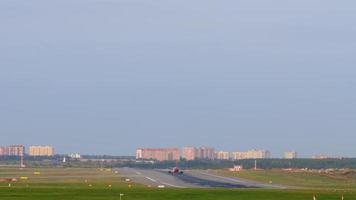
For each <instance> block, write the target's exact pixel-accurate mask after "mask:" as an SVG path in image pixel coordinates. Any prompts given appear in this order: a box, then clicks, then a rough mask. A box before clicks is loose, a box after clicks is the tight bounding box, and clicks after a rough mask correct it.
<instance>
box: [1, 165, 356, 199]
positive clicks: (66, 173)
mask: <svg viewBox="0 0 356 200" xmlns="http://www.w3.org/2000/svg"><path fill="white" fill-rule="evenodd" d="M35 171H40V172H41V175H34V174H33V172H35ZM20 176H28V177H29V180H27V181H18V182H15V183H11V187H9V185H8V184H9V183H0V199H1V200H119V199H120V194H121V193H122V194H125V195H124V197H123V200H186V199H187V200H286V199H287V200H311V199H312V196H313V195H314V194H316V195H317V197H318V200H323V199H325V200H337V199H340V196H341V190H326V189H322V190H320V189H319V190H312V189H308V190H262V189H169V188H165V189H158V188H147V187H145V186H143V185H140V184H135V183H128V182H125V181H124V177H120V176H119V175H117V174H115V173H114V172H109V171H101V170H98V169H25V170H19V169H0V177H2V178H4V177H6V178H13V177H16V178H18V177H20ZM89 185H91V187H90V186H89ZM109 185H111V187H109ZM129 185H131V187H129ZM344 193H345V199H346V200H349V199H350V200H351V199H354V200H356V192H355V191H346V192H345V191H344Z"/></svg>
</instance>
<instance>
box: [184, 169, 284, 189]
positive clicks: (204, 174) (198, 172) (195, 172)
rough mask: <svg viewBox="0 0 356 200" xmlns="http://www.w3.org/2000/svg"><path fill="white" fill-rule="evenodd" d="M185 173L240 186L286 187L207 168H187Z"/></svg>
mask: <svg viewBox="0 0 356 200" xmlns="http://www.w3.org/2000/svg"><path fill="white" fill-rule="evenodd" d="M185 174H186V175H189V176H193V177H197V178H200V179H203V180H206V181H207V180H211V181H218V182H223V183H230V184H236V185H241V187H240V188H243V187H245V188H269V189H286V187H285V186H280V185H274V184H264V183H258V182H254V181H250V180H246V179H241V178H238V177H227V176H220V175H216V174H214V173H211V172H209V170H187V171H185Z"/></svg>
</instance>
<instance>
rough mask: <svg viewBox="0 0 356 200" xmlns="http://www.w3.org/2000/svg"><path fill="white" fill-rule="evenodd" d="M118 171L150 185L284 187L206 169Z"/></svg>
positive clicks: (178, 186)
mask: <svg viewBox="0 0 356 200" xmlns="http://www.w3.org/2000/svg"><path fill="white" fill-rule="evenodd" d="M117 170H118V171H119V173H120V174H121V175H122V176H124V177H127V178H130V179H132V181H134V182H137V183H141V184H145V185H147V186H151V187H158V186H159V185H164V186H165V187H173V188H278V189H281V188H284V187H281V186H275V185H270V184H260V183H254V182H250V181H247V180H243V179H238V178H231V177H224V176H218V175H215V174H212V173H209V172H208V171H199V170H192V171H190V170H188V171H184V174H183V175H171V174H168V170H149V169H133V168H120V169H117Z"/></svg>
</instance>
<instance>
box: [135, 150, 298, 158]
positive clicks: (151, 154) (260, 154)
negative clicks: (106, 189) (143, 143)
mask: <svg viewBox="0 0 356 200" xmlns="http://www.w3.org/2000/svg"><path fill="white" fill-rule="evenodd" d="M180 158H184V159H186V160H199V159H208V160H213V159H219V160H229V159H232V160H243V159H266V158H271V153H270V152H269V151H267V150H251V151H246V152H232V153H230V152H226V151H215V149H214V148H211V147H184V148H183V151H182V154H181V152H180V150H179V148H160V149H152V148H139V149H137V150H136V159H148V160H158V161H164V160H179V159H180ZM294 158H297V153H296V152H286V153H285V159H294Z"/></svg>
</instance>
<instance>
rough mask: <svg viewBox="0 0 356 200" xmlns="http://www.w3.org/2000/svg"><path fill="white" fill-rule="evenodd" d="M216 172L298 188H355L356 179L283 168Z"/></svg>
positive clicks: (347, 176)
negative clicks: (282, 169)
mask: <svg viewBox="0 0 356 200" xmlns="http://www.w3.org/2000/svg"><path fill="white" fill-rule="evenodd" d="M214 172H215V173H216V174H219V175H224V176H232V177H239V178H243V179H248V180H253V181H256V182H261V183H270V182H272V183H273V184H280V185H287V186H292V187H298V188H313V189H343V190H355V189H356V182H355V181H356V179H355V177H354V176H353V175H342V174H336V175H335V174H334V175H327V174H319V173H311V172H287V171H281V170H260V171H253V170H245V171H242V172H229V171H227V170H215V171H214Z"/></svg>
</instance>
